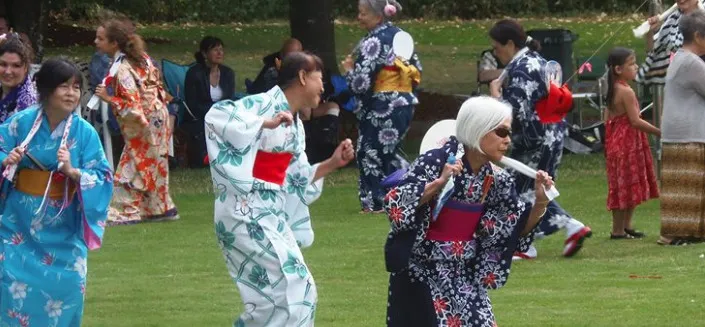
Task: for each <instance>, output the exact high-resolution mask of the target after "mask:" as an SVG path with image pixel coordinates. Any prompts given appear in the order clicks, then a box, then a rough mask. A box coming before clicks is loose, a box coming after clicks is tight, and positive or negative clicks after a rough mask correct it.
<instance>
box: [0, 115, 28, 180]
mask: <svg viewBox="0 0 705 327" xmlns="http://www.w3.org/2000/svg"><path fill="white" fill-rule="evenodd" d="M24 115H25V113H21V114H16V115H12V116H10V118H9V119H8V120H6V121H5V122H4V123H3V124H1V125H0V163H1V162H3V161H4V160H5V158H7V156H8V155H9V154H10V152H12V150H13V149H14V148H16V147H17V146H19V145H20V144H19V139H18V137H17V128H18V127H19V121H20V117H22V116H24ZM2 169H5V166H2ZM1 174H2V171H0V175H1Z"/></svg>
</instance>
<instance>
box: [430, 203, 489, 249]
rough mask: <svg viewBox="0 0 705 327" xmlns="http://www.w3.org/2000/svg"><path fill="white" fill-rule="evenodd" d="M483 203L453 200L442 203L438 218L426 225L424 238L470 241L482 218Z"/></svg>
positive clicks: (445, 240)
mask: <svg viewBox="0 0 705 327" xmlns="http://www.w3.org/2000/svg"><path fill="white" fill-rule="evenodd" d="M483 208H484V205H483V204H480V203H463V202H458V201H453V200H448V202H446V203H445V205H443V209H441V212H440V213H439V214H438V219H436V221H434V222H432V223H431V224H430V225H429V226H428V231H427V232H426V239H427V240H431V241H444V242H453V241H471V240H472V239H473V234H475V229H476V228H477V224H478V223H480V218H482V209H483Z"/></svg>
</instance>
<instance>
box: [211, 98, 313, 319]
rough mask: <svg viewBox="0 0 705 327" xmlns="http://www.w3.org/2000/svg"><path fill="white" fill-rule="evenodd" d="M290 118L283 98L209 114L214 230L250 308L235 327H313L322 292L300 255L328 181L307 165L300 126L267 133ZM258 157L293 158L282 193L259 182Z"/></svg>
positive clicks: (226, 106)
mask: <svg viewBox="0 0 705 327" xmlns="http://www.w3.org/2000/svg"><path fill="white" fill-rule="evenodd" d="M286 110H289V104H288V102H287V100H286V97H285V96H284V93H283V92H282V90H281V89H280V88H279V87H278V86H275V87H274V88H272V89H271V90H269V91H268V92H267V93H262V94H257V95H253V96H249V97H246V98H244V99H241V100H239V101H230V100H225V101H221V102H218V103H216V104H215V105H213V107H212V108H211V110H210V111H209V112H208V114H206V117H205V124H206V136H207V138H206V145H207V148H208V157H209V158H210V160H211V162H210V167H211V175H212V178H213V185H214V187H215V191H216V200H215V227H216V235H217V238H218V243H219V245H220V248H221V250H222V251H223V255H224V256H225V260H226V265H227V266H228V270H229V271H230V275H231V276H232V277H233V279H234V280H235V282H236V284H237V286H238V288H239V290H240V295H241V297H242V300H243V302H244V303H245V312H244V313H243V314H242V315H241V316H240V318H239V319H238V320H237V321H236V322H235V326H312V325H313V317H314V312H315V307H316V298H317V295H316V288H315V284H314V282H313V279H312V277H311V274H310V272H309V271H308V268H307V266H306V264H305V263H304V261H303V256H302V254H301V250H300V248H299V247H307V246H310V245H311V243H312V242H313V230H312V229H311V221H310V218H309V212H308V205H309V204H310V203H311V202H312V201H314V200H316V199H317V198H318V196H320V193H321V190H322V185H323V179H320V180H318V181H316V182H315V183H313V178H314V175H315V172H316V168H317V166H315V165H314V166H312V165H310V164H309V163H308V160H307V158H306V154H305V152H304V146H305V135H304V128H303V125H302V123H301V120H300V119H296V120H295V122H294V123H293V124H291V126H284V125H282V126H279V127H278V128H275V129H263V128H262V124H263V123H264V121H265V120H267V119H270V118H272V117H274V116H275V115H276V114H277V113H279V112H281V111H286ZM258 150H263V151H267V152H275V153H281V152H289V153H291V154H293V158H292V161H291V163H290V164H289V168H288V170H287V174H286V180H285V182H284V184H283V185H281V186H280V185H277V184H274V183H270V182H266V181H263V180H259V179H257V178H255V177H254V176H253V173H252V172H253V167H254V164H255V156H256V154H257V151H258Z"/></svg>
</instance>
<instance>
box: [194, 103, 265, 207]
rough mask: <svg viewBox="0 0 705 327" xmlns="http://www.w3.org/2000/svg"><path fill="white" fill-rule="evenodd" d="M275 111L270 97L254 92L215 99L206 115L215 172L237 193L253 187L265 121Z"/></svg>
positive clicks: (210, 152) (208, 144) (210, 151)
mask: <svg viewBox="0 0 705 327" xmlns="http://www.w3.org/2000/svg"><path fill="white" fill-rule="evenodd" d="M273 114H274V106H273V104H272V101H271V100H270V99H269V97H266V96H263V95H253V96H249V97H246V98H244V99H242V100H239V101H232V100H223V101H219V102H217V103H215V104H214V105H213V107H212V108H211V110H209V111H208V113H207V114H206V116H205V128H206V136H207V137H206V147H207V149H208V158H209V160H210V165H211V168H212V170H213V171H214V173H215V174H217V175H219V176H220V178H222V179H223V180H224V181H227V182H228V183H229V184H230V186H231V187H233V188H234V189H235V193H236V194H246V193H249V192H250V191H251V190H252V186H253V183H254V177H253V176H252V169H253V167H254V163H255V156H256V155H257V150H258V149H259V146H260V137H261V133H262V124H263V123H264V121H265V119H268V118H270V117H271V116H272V115H273Z"/></svg>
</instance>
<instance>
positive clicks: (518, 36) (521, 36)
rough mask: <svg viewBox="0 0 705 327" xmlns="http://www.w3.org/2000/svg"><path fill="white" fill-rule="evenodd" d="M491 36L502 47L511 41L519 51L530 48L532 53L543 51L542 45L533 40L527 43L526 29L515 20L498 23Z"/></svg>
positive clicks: (504, 20) (492, 29)
mask: <svg viewBox="0 0 705 327" xmlns="http://www.w3.org/2000/svg"><path fill="white" fill-rule="evenodd" d="M489 35H490V37H491V38H492V39H493V40H495V41H497V43H499V44H501V45H507V43H508V42H509V41H512V42H514V46H516V47H517V49H521V48H523V47H529V49H530V50H532V51H539V50H541V44H539V42H538V41H536V40H531V41H529V42H527V40H526V38H527V35H526V32H525V31H524V28H523V27H521V25H520V24H519V23H517V22H516V21H515V20H511V19H503V20H500V21H498V22H497V23H495V24H494V26H492V28H491V29H490V32H489Z"/></svg>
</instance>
